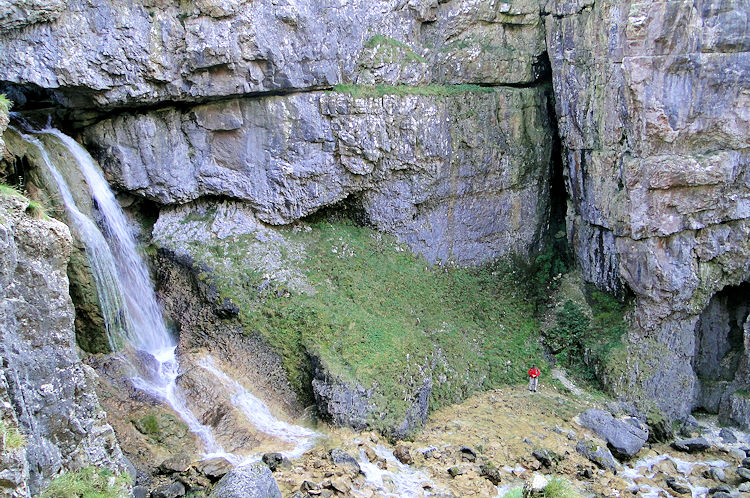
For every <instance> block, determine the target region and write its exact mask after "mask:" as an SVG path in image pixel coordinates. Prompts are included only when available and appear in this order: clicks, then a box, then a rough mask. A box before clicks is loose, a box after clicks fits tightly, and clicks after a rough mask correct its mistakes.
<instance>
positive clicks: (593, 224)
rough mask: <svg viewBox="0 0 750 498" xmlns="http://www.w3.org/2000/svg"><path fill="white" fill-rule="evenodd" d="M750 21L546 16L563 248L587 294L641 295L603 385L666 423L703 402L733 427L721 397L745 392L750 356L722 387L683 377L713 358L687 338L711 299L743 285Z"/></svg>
mask: <svg viewBox="0 0 750 498" xmlns="http://www.w3.org/2000/svg"><path fill="white" fill-rule="evenodd" d="M746 10H747V2H745V1H744V0H704V1H700V2H698V3H697V4H693V3H689V2H684V1H681V0H670V1H667V2H662V3H659V4H654V3H652V2H638V1H626V2H615V1H607V0H605V1H597V2H591V1H588V0H581V1H577V2H558V1H550V2H548V3H547V5H546V6H545V11H547V12H549V14H550V15H548V16H547V17H546V22H545V26H546V31H547V48H548V52H549V58H550V62H551V66H552V79H553V86H554V91H555V97H556V98H555V102H556V112H557V116H558V125H559V131H560V135H561V140H562V145H563V150H564V151H565V167H566V177H567V183H568V191H569V194H570V196H571V203H570V209H569V212H568V218H567V221H568V237H569V241H570V242H571V244H572V246H573V251H574V253H575V254H576V259H577V261H578V263H579V264H580V266H581V270H582V274H583V276H584V278H585V279H586V280H588V281H590V282H592V283H595V284H596V285H597V286H598V287H600V288H602V289H605V290H609V291H614V292H615V293H618V294H625V293H627V292H629V291H632V293H633V294H634V295H635V309H634V310H633V313H632V315H631V316H630V317H629V321H630V323H631V332H630V336H629V340H628V344H627V358H628V359H627V369H626V370H625V371H624V372H623V374H622V375H618V376H612V377H613V378H612V380H611V382H610V385H611V388H612V389H613V390H614V391H616V392H617V393H618V394H620V395H622V396H624V397H628V398H630V399H633V400H635V401H637V402H639V403H643V405H647V404H648V403H649V402H650V401H651V400H656V401H657V403H658V405H659V407H660V408H661V409H662V410H664V411H665V413H666V414H667V416H668V417H670V418H672V417H678V418H679V417H682V416H684V415H685V414H687V413H689V412H690V410H692V409H693V408H695V407H696V406H700V405H701V403H706V404H710V405H711V406H712V409H718V411H719V413H720V414H723V415H722V417H724V416H727V415H725V414H726V413H728V410H729V409H728V406H729V404H730V402H729V397H728V396H729V394H728V393H729V392H732V390H734V389H738V388H739V386H745V388H746V386H747V385H748V383H749V382H750V377H748V376H747V370H746V367H745V366H744V365H746V364H747V356H748V347H745V348H744V352H742V353H741V354H740V356H741V358H740V359H739V361H738V362H737V363H735V364H734V365H737V366H736V367H735V366H732V367H731V369H730V370H732V371H734V369H735V368H736V375H732V377H733V379H732V380H731V381H729V380H727V381H726V382H727V383H728V384H727V385H728V386H729V387H727V388H726V389H725V388H722V389H721V390H717V389H714V388H713V387H712V386H708V385H702V381H700V380H699V378H698V377H699V375H700V374H699V372H697V371H696V370H695V369H693V368H692V367H691V364H692V363H693V361H694V360H697V361H698V363H699V364H700V363H701V362H702V361H703V360H701V359H700V358H701V355H702V354H703V353H701V351H702V347H703V346H702V345H701V344H703V345H706V346H708V347H709V349H710V348H711V347H712V346H710V342H711V341H709V342H706V341H705V340H704V341H702V342H701V341H700V340H699V339H698V338H697V336H698V335H699V331H698V330H696V326H697V325H698V324H699V317H701V315H702V314H703V313H704V311H705V313H708V314H710V313H711V312H710V311H708V310H706V308H707V306H710V302H711V299H712V297H713V296H714V295H715V294H717V293H718V292H719V291H721V290H722V289H724V288H725V287H727V286H737V285H738V284H740V283H741V282H743V281H747V280H748V278H750V245H748V243H747V236H748V216H749V215H750V211H749V210H748V208H750V202H749V200H750V183H749V182H748V175H749V174H750V167H749V166H750V114H748V113H747V112H746V109H747V108H748V102H749V101H748V98H750V97H748V95H750V94H748V92H747V89H748V88H750V63H749V62H750V59H748V57H750V52H748V47H749V46H750V37H748V36H747V32H748V31H747V27H748V19H747V16H744V15H743V14H740V12H744V11H746ZM732 292H734V291H732ZM714 349H715V348H714ZM716 352H717V354H718V350H716ZM714 356H716V355H714ZM615 377H617V378H615ZM717 407H718V408H717ZM737 415H739V414H737ZM734 416H735V415H733V417H734ZM732 420H734V422H735V423H742V424H745V423H747V422H744V421H740V419H735V418H732ZM745 420H748V419H747V418H746V419H745Z"/></svg>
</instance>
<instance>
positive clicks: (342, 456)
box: [328, 448, 362, 474]
mask: <svg viewBox="0 0 750 498" xmlns="http://www.w3.org/2000/svg"><path fill="white" fill-rule="evenodd" d="M328 456H330V457H331V461H332V462H333V463H334V464H335V465H338V466H340V467H349V468H350V469H351V470H353V471H355V472H356V473H357V474H359V473H360V472H361V471H362V469H360V467H359V463H358V462H357V459H356V458H354V457H353V456H351V455H350V454H349V453H347V452H346V451H344V450H340V449H338V448H334V449H332V450H331V451H329V452H328Z"/></svg>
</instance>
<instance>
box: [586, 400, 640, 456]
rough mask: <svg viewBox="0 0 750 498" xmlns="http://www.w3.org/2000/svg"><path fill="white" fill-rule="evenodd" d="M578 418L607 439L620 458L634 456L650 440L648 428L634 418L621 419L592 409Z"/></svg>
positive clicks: (609, 445)
mask: <svg viewBox="0 0 750 498" xmlns="http://www.w3.org/2000/svg"><path fill="white" fill-rule="evenodd" d="M578 420H579V424H580V425H582V426H583V427H586V428H588V429H591V430H592V431H594V432H595V433H596V434H597V435H598V436H600V437H601V438H603V439H604V440H605V441H607V446H608V447H609V448H610V450H612V453H614V455H615V456H617V457H618V458H622V459H629V458H631V457H633V456H634V455H635V454H636V453H638V451H640V449H641V448H642V447H643V445H644V444H646V441H647V440H648V429H647V428H645V427H643V425H642V424H641V423H640V422H639V421H638V420H637V419H634V418H628V419H627V420H626V421H625V420H620V419H616V418H614V417H613V416H612V415H611V414H610V413H608V412H605V411H604V410H597V409H591V410H587V411H585V412H583V413H581V414H580V415H579V416H578Z"/></svg>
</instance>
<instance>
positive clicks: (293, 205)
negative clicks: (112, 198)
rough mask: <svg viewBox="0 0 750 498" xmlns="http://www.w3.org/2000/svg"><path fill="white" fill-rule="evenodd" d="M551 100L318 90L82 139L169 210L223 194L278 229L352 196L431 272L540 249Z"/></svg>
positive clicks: (126, 125)
mask: <svg viewBox="0 0 750 498" xmlns="http://www.w3.org/2000/svg"><path fill="white" fill-rule="evenodd" d="M546 98H547V97H546V96H545V94H544V92H543V90H541V89H535V88H529V89H497V90H493V91H488V92H484V91H482V92H461V93H458V94H454V95H449V96H434V97H433V96H420V95H405V96H396V95H386V96H383V97H363V98H355V97H352V96H350V95H348V94H344V93H336V92H333V93H322V92H312V93H304V94H297V95H289V96H279V97H266V98H254V99H239V100H233V101H228V102H222V103H218V104H206V105H200V106H196V107H193V108H191V109H189V110H186V111H178V110H177V109H172V108H168V109H164V110H160V111H153V112H148V113H144V114H135V115H131V114H120V115H119V116H117V117H115V118H113V119H107V120H105V121H102V122H100V123H99V124H97V125H95V126H92V127H90V128H88V129H87V130H86V132H85V139H86V142H87V143H88V144H89V145H90V146H91V148H92V149H94V150H95V154H96V155H97V156H98V158H99V161H100V164H102V167H103V169H104V170H105V172H106V174H107V175H108V176H109V177H110V178H111V179H112V181H113V182H114V183H115V184H117V185H119V186H120V187H121V188H124V189H126V190H129V191H134V192H137V193H139V194H142V195H145V196H148V197H150V198H152V199H154V200H156V201H158V202H160V203H185V202H189V201H193V200H195V199H198V198H201V197H206V196H226V197H231V198H234V199H240V200H244V201H245V202H246V203H247V205H248V206H249V207H251V208H252V209H253V210H254V211H255V216H256V217H257V218H258V219H259V220H260V221H262V222H265V223H271V224H275V225H278V224H287V223H290V222H292V221H294V220H297V219H299V218H301V217H304V216H306V215H308V214H311V213H313V212H315V211H316V210H318V209H320V208H322V207H325V206H328V205H331V204H334V203H336V202H338V201H341V200H344V199H346V198H349V199H354V201H355V202H356V203H358V204H359V206H360V207H361V209H362V210H363V212H364V213H365V215H366V217H367V219H368V221H369V222H370V223H371V224H372V225H374V226H375V227H376V228H378V229H379V230H382V231H385V232H389V233H392V234H395V235H396V236H398V237H399V238H400V239H401V240H402V241H405V242H406V243H408V244H409V246H410V247H411V248H412V249H413V250H414V251H416V252H418V253H421V254H423V255H424V256H425V257H426V259H427V260H428V261H430V262H433V263H434V262H451V261H452V262H457V263H460V264H476V263H482V262H485V261H488V260H492V259H495V258H497V257H500V256H504V255H508V254H510V253H519V254H529V253H530V252H532V251H533V250H535V249H536V248H537V247H538V245H539V243H540V240H541V235H542V233H543V230H544V227H545V226H546V220H547V217H548V211H549V203H548V199H547V191H548V188H549V180H548V164H549V157H550V153H551V148H550V143H549V140H548V134H549V133H550V125H549V121H548V117H547V115H546V112H545V111H544V109H545V106H546Z"/></svg>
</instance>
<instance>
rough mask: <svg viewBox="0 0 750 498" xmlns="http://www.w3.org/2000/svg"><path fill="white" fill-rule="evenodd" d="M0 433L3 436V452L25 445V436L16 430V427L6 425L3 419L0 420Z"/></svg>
mask: <svg viewBox="0 0 750 498" xmlns="http://www.w3.org/2000/svg"><path fill="white" fill-rule="evenodd" d="M0 434H2V437H3V447H2V448H3V452H5V451H12V450H15V449H18V448H21V447H23V446H25V445H26V438H25V437H24V435H23V434H21V432H20V431H19V430H18V427H14V426H11V425H8V424H6V423H5V422H4V421H0Z"/></svg>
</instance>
